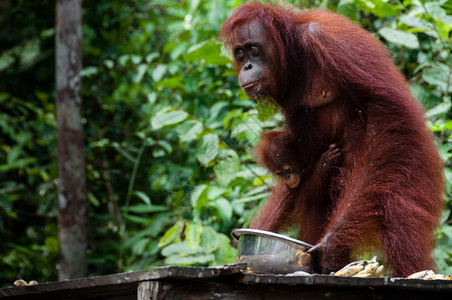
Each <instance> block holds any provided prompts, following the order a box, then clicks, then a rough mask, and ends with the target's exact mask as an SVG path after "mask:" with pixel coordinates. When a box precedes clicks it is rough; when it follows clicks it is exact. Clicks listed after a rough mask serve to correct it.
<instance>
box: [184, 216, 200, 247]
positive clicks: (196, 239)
mask: <svg viewBox="0 0 452 300" xmlns="http://www.w3.org/2000/svg"><path fill="white" fill-rule="evenodd" d="M201 233H202V225H201V223H200V222H195V221H190V222H188V224H187V227H186V228H185V240H186V241H187V244H188V246H189V247H190V248H191V249H196V248H198V246H199V243H201Z"/></svg>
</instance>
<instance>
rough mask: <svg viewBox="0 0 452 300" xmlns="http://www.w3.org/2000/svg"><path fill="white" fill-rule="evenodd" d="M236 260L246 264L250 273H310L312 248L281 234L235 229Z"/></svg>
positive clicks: (233, 233)
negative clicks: (309, 251)
mask: <svg viewBox="0 0 452 300" xmlns="http://www.w3.org/2000/svg"><path fill="white" fill-rule="evenodd" d="M232 235H233V236H234V238H236V239H238V241H239V246H238V261H239V262H245V263H247V269H248V271H249V272H254V273H273V274H287V273H293V272H297V271H304V272H308V273H311V272H312V263H311V255H310V254H308V253H307V252H306V251H307V250H308V249H309V248H311V247H313V246H312V245H310V244H308V243H305V242H302V241H300V240H296V239H293V238H290V237H287V236H284V235H281V234H277V233H274V232H270V231H264V230H258V229H236V230H234V231H233V232H232Z"/></svg>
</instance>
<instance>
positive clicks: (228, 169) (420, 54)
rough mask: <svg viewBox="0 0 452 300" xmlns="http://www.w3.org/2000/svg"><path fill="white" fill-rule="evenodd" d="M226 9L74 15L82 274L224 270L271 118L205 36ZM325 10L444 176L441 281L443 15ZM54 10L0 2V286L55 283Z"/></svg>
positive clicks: (447, 87) (450, 7)
mask: <svg viewBox="0 0 452 300" xmlns="http://www.w3.org/2000/svg"><path fill="white" fill-rule="evenodd" d="M242 2H243V1H238V0H193V1H171V0H155V1H152V0H136V1H131V0H129V1H107V0H96V1H94V0H91V1H90V0H85V1H83V12H84V24H83V35H84V38H83V50H84V68H83V89H82V98H83V102H84V103H83V116H84V117H83V120H82V122H83V124H84V133H85V153H86V163H87V166H86V167H87V180H88V182H87V184H88V193H89V194H88V199H89V222H90V223H89V245H88V248H89V250H88V251H89V252H88V257H89V274H90V275H100V274H110V273H117V272H123V271H130V270H140V269H147V268H152V267H158V266H163V265H168V264H171V265H183V266H188V265H197V266H206V265H217V264H224V263H231V262H234V261H235V255H236V250H235V248H234V246H233V245H234V244H233V242H232V241H231V236H230V232H231V230H232V229H234V228H238V227H242V226H244V225H246V224H247V221H248V220H249V217H250V216H251V215H252V213H253V211H254V210H255V209H256V207H258V205H259V203H261V200H263V199H265V198H266V197H267V192H268V187H269V185H271V184H272V180H271V177H270V176H269V174H268V173H267V172H266V171H265V170H263V169H262V168H260V167H258V166H256V163H255V159H254V155H253V146H255V145H256V143H257V142H258V140H259V136H260V132H261V131H262V130H271V129H273V128H275V127H278V126H281V124H282V123H281V122H282V117H281V115H280V114H279V113H278V112H275V110H274V109H272V108H271V107H266V106H264V107H261V106H259V105H258V104H256V103H254V102H252V101H251V100H249V99H248V98H247V97H246V95H244V94H243V92H241V91H240V90H239V88H238V84H237V81H236V78H235V73H234V71H233V70H232V68H231V66H232V65H231V62H230V59H229V58H228V53H227V51H225V50H224V49H222V45H221V44H220V43H219V42H218V31H219V29H220V26H221V24H222V22H223V21H224V20H225V19H226V17H227V16H228V15H229V14H230V13H231V11H232V10H233V9H234V8H235V7H237V6H238V5H240V4H241V3H242ZM287 2H291V3H295V4H297V5H300V6H302V7H305V8H318V7H327V8H329V9H331V10H333V11H336V12H338V13H340V14H343V15H345V16H347V17H348V18H350V19H352V20H353V21H355V22H357V23H359V24H360V25H361V26H363V27H364V28H365V29H367V30H369V31H370V32H372V33H373V34H374V35H375V37H376V38H378V39H380V40H381V41H383V42H384V43H385V44H386V45H387V47H388V50H389V51H390V52H391V53H392V56H393V59H394V62H395V64H396V65H397V66H398V67H399V68H400V69H401V70H402V71H403V72H404V74H405V75H406V77H407V79H408V81H409V83H410V85H411V90H412V92H413V93H414V95H415V96H416V98H417V99H418V100H419V101H420V102H421V103H422V104H423V105H424V107H425V110H426V120H427V123H428V126H429V127H430V129H431V130H432V132H433V133H434V135H435V137H436V142H437V146H438V149H439V151H440V153H441V156H442V158H443V160H444V163H445V165H446V169H445V178H446V180H447V193H446V206H445V210H444V214H443V219H442V220H441V227H440V228H439V229H438V231H437V237H438V243H437V248H436V250H435V252H434V257H435V260H436V262H437V264H438V271H439V272H442V273H445V274H446V273H447V274H451V273H452V226H451V225H452V223H451V215H450V209H451V200H450V199H451V187H452V185H451V183H452V172H451V168H450V166H451V160H450V157H451V153H450V149H451V148H452V140H451V133H452V131H451V130H452V120H451V96H450V95H451V93H452V84H451V81H452V79H451V77H452V76H451V73H452V69H451V68H452V59H451V48H452V34H451V31H452V1H450V0H449V1H446V0H437V1H424V0H407V1H392V0H373V1H370V0H369V1H367V0H341V1H332V0H331V1H328V0H324V1H317V0H312V1H287ZM54 22H55V2H54V1H51V0H44V1H31V0H24V1H17V0H3V1H1V2H0V28H2V30H0V286H8V285H11V284H12V282H14V280H15V279H17V278H24V279H26V280H31V279H36V280H38V281H39V282H45V281H55V280H57V262H58V252H59V247H58V236H57V233H58V230H57V219H56V217H57V201H56V184H57V182H56V179H57V161H56V118H55V87H54V85H55V84H54V82H55V75H54V69H55V63H54V61H55V58H54V54H55V42H54V40H55V26H54Z"/></svg>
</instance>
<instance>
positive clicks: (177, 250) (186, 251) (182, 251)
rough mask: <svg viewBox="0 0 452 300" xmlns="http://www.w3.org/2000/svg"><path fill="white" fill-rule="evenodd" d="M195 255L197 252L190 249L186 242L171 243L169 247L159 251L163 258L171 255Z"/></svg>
mask: <svg viewBox="0 0 452 300" xmlns="http://www.w3.org/2000/svg"><path fill="white" fill-rule="evenodd" d="M196 253H198V251H196V250H195V249H192V248H190V247H189V246H188V243H187V242H186V241H184V242H178V243H173V244H171V245H168V246H166V247H165V248H163V249H162V251H161V254H162V255H163V256H171V255H179V256H188V255H193V254H196Z"/></svg>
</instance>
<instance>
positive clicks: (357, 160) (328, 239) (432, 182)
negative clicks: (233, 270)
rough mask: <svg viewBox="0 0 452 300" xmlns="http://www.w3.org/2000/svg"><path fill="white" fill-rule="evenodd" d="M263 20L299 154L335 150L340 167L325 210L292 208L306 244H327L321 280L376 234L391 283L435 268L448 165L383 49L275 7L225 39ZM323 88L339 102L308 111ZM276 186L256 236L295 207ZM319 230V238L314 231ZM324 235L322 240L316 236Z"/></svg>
mask: <svg viewBox="0 0 452 300" xmlns="http://www.w3.org/2000/svg"><path fill="white" fill-rule="evenodd" d="M255 19H257V20H259V21H260V22H261V23H262V24H264V26H265V28H266V29H267V30H268V32H269V33H270V35H271V36H272V37H273V42H274V47H275V48H276V49H277V53H279V57H277V58H275V60H276V62H275V64H274V65H275V66H279V67H278V70H277V71H278V72H277V74H279V76H276V77H277V78H275V81H276V84H277V86H278V94H277V95H276V97H274V99H272V100H273V101H274V102H276V103H277V104H278V105H279V106H280V107H281V108H282V109H283V111H284V113H285V120H286V124H287V127H288V130H290V131H291V132H292V133H293V134H294V135H295V136H296V137H297V138H299V139H300V140H302V141H303V148H302V150H303V151H306V153H307V154H306V155H307V156H308V157H309V156H310V157H313V161H316V160H317V159H318V157H319V156H320V153H322V151H324V149H327V148H328V145H329V144H331V143H337V144H338V146H339V148H340V149H341V151H342V155H343V167H341V169H340V172H339V175H337V176H335V178H334V183H332V184H331V185H330V188H329V191H330V196H331V199H329V203H328V207H327V208H324V207H323V206H317V207H322V211H318V212H317V213H316V214H311V212H309V213H308V210H306V209H304V207H307V203H306V202H307V201H306V200H309V199H306V200H305V201H303V202H302V203H299V202H296V203H295V204H294V205H295V206H297V208H296V209H297V211H299V212H300V219H301V220H302V222H303V225H304V226H305V227H303V228H302V230H304V231H305V232H308V234H307V236H306V239H309V240H315V242H319V243H321V245H322V248H321V250H322V265H323V271H324V272H327V271H330V270H337V269H338V268H340V267H341V266H343V265H345V264H346V263H347V262H348V261H349V260H350V252H351V250H353V249H356V248H357V247H360V246H363V245H366V244H368V243H369V241H372V240H374V237H373V236H372V235H377V237H378V241H379V246H381V248H382V249H383V250H384V251H385V253H386V256H387V261H388V263H389V264H390V265H391V266H392V268H393V271H394V275H396V276H406V275H408V274H411V273H413V272H416V271H419V270H423V269H428V268H432V267H433V260H432V259H431V257H430V253H431V251H432V249H433V248H434V236H433V232H434V229H435V228H436V226H437V224H438V220H439V217H440V213H441V210H442V208H443V196H442V193H443V180H442V163H441V160H440V158H439V156H438V153H437V150H436V147H435V145H434V143H433V141H432V137H431V135H430V132H429V131H428V129H427V128H426V126H425V123H424V119H423V112H422V109H421V108H420V106H419V105H418V103H417V101H416V100H415V99H414V98H413V97H412V95H411V94H410V91H409V89H408V85H407V83H406V81H405V79H404V77H403V75H402V74H401V73H400V72H399V70H398V69H397V68H396V67H395V66H394V64H393V63H392V62H391V60H390V56H389V54H388V52H387V51H386V50H385V48H384V46H383V45H382V44H381V43H380V42H378V41H377V40H376V39H375V38H374V37H373V36H372V35H371V34H370V33H368V32H367V31H365V30H363V29H361V28H359V27H358V26H357V25H355V24H354V23H352V22H351V21H349V20H347V19H346V18H344V17H342V16H339V15H337V14H335V13H333V12H330V11H328V10H312V11H306V12H300V11H298V10H296V9H294V8H291V7H287V6H278V5H263V4H260V3H250V4H246V5H242V6H241V7H239V8H238V9H237V10H236V11H235V12H234V14H233V15H232V16H231V17H230V18H229V19H228V20H227V21H226V22H225V24H224V25H223V27H222V30H221V37H222V38H223V39H224V41H225V42H226V44H229V45H231V44H232V42H233V40H232V34H231V33H232V32H233V30H234V28H235V27H237V26H241V25H242V24H244V23H246V22H247V21H249V20H255ZM322 82H334V85H335V86H336V87H337V88H338V90H339V92H340V93H339V95H340V96H339V97H338V98H337V99H335V100H334V101H332V102H330V103H328V104H326V105H323V106H320V107H317V108H309V107H307V105H306V104H307V103H309V100H310V99H313V98H315V97H316V93H318V88H317V87H318V86H319V84H321V83H322ZM286 196H287V190H286V189H285V187H284V186H283V185H281V184H279V185H278V186H277V187H276V188H275V189H274V190H273V193H272V195H271V196H270V197H269V200H268V203H267V204H266V205H265V207H264V209H263V210H262V212H261V214H260V216H258V217H257V219H256V220H255V221H254V224H255V227H258V228H261V229H272V230H273V229H274V230H279V229H280V228H277V227H278V226H276V225H274V227H273V228H267V227H266V224H273V223H272V222H271V219H273V220H281V223H283V221H282V220H284V218H285V214H287V212H288V210H291V209H293V206H291V205H287V203H289V204H290V203H291V201H285V199H286ZM313 228H320V229H321V230H313ZM319 231H320V233H319Z"/></svg>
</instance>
